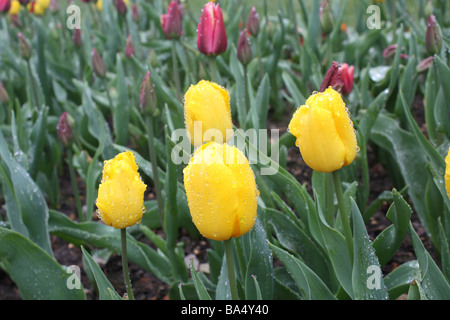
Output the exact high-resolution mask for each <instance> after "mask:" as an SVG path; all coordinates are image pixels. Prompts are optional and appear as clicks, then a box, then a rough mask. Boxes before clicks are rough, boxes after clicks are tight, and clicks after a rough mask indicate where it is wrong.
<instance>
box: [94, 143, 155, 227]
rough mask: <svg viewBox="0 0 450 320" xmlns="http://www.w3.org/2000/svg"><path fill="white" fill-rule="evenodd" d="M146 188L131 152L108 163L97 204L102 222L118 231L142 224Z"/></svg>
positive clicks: (106, 162) (121, 154)
mask: <svg viewBox="0 0 450 320" xmlns="http://www.w3.org/2000/svg"><path fill="white" fill-rule="evenodd" d="M146 188H147V186H146V185H145V183H144V182H143V181H142V179H141V176H140V175H139V173H138V165H137V164H136V161H135V158H134V154H133V153H132V152H131V151H125V152H122V153H119V154H118V155H117V156H116V157H114V158H113V159H111V160H108V161H105V164H104V166H103V174H102V182H101V184H100V186H99V188H98V198H97V203H96V205H97V208H98V210H97V213H98V216H99V218H100V219H101V220H102V221H103V222H104V223H105V224H107V225H109V226H112V227H114V228H116V229H123V228H127V227H131V226H133V225H135V224H136V223H140V221H141V219H142V215H143V214H144V212H145V207H144V192H145V190H146Z"/></svg>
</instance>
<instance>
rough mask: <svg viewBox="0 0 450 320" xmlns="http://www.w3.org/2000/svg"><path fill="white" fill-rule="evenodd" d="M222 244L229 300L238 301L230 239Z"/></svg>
mask: <svg viewBox="0 0 450 320" xmlns="http://www.w3.org/2000/svg"><path fill="white" fill-rule="evenodd" d="M223 244H224V246H225V258H226V259H227V269H228V280H229V283H230V291H231V299H232V300H239V296H238V293H237V285H236V275H235V273H234V263H233V248H232V243H231V238H230V239H228V240H224V242H223Z"/></svg>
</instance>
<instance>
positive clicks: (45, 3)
mask: <svg viewBox="0 0 450 320" xmlns="http://www.w3.org/2000/svg"><path fill="white" fill-rule="evenodd" d="M37 3H38V4H39V5H40V6H41V7H42V8H44V10H45V9H47V8H48V7H49V6H50V0H37Z"/></svg>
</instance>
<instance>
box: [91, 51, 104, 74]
mask: <svg viewBox="0 0 450 320" xmlns="http://www.w3.org/2000/svg"><path fill="white" fill-rule="evenodd" d="M91 58H92V68H93V69H94V72H95V74H96V75H97V76H99V77H100V78H103V77H104V76H105V75H106V65H105V62H104V61H103V59H102V57H100V54H99V53H98V51H97V49H95V48H94V49H92V53H91Z"/></svg>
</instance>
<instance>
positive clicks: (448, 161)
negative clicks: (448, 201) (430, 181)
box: [445, 148, 450, 198]
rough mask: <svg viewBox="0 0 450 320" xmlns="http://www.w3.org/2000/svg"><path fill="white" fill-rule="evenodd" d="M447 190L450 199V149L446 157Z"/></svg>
mask: <svg viewBox="0 0 450 320" xmlns="http://www.w3.org/2000/svg"><path fill="white" fill-rule="evenodd" d="M445 189H446V190H447V196H448V197H449V198H450V148H449V149H448V152H447V156H446V157H445Z"/></svg>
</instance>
